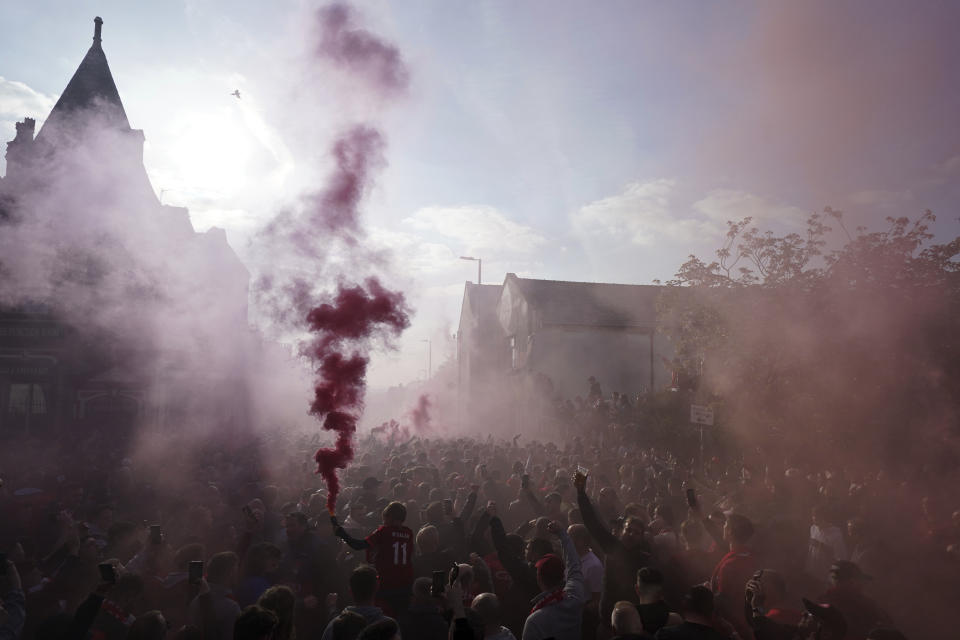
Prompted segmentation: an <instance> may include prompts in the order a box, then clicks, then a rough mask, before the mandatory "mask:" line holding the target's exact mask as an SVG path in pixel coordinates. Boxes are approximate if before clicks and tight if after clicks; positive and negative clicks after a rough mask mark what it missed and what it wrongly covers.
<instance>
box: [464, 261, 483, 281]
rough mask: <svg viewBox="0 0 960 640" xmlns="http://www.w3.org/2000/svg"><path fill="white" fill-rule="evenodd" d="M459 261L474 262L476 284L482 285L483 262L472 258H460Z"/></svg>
mask: <svg viewBox="0 0 960 640" xmlns="http://www.w3.org/2000/svg"><path fill="white" fill-rule="evenodd" d="M460 259H461V260H470V261H471V262H472V261H476V263H477V284H483V260H482V259H480V258H474V257H472V256H460Z"/></svg>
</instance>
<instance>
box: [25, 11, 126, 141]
mask: <svg viewBox="0 0 960 640" xmlns="http://www.w3.org/2000/svg"><path fill="white" fill-rule="evenodd" d="M93 22H94V32H93V45H92V46H91V47H90V50H89V51H87V55H86V56H84V58H83V61H82V62H81V63H80V66H79V67H77V70H76V72H75V73H74V74H73V77H72V78H70V82H69V83H68V84H67V88H66V89H64V90H63V93H62V94H61V95H60V99H59V100H57V104H56V105H54V107H53V111H51V112H50V115H49V116H48V117H47V120H46V122H45V123H44V125H43V128H42V129H41V130H40V133H39V134H38V135H37V139H38V140H39V139H42V138H49V137H51V136H50V132H51V131H57V130H62V129H69V128H70V126H71V123H70V121H71V119H72V117H73V116H74V115H75V114H77V113H78V112H82V111H85V110H88V109H93V110H95V111H96V113H97V115H98V116H99V117H102V118H104V119H105V121H106V122H107V123H109V124H110V126H111V127H116V128H117V129H122V130H129V129H130V121H129V120H127V113H126V111H124V109H123V102H121V100H120V92H119V91H117V85H116V83H115V82H114V81H113V75H112V74H111V73H110V65H109V64H107V56H106V55H105V54H104V53H103V47H101V38H100V31H101V27H102V25H103V20H102V19H101V18H100V17H99V16H98V17H97V18H95V19H94V21H93ZM45 134H46V135H45Z"/></svg>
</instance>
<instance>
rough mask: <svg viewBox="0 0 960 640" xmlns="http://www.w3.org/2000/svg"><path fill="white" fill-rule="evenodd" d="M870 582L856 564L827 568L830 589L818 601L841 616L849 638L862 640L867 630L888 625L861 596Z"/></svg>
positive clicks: (845, 562) (842, 562) (869, 600)
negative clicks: (835, 610) (830, 606)
mask: <svg viewBox="0 0 960 640" xmlns="http://www.w3.org/2000/svg"><path fill="white" fill-rule="evenodd" d="M872 579H873V578H872V577H871V576H868V575H867V574H865V573H864V572H863V571H861V570H860V567H859V566H857V564H856V563H853V562H850V561H849V560H838V561H836V562H834V563H833V565H832V566H831V567H830V588H829V589H827V591H826V593H824V594H823V595H821V596H820V598H819V601H820V602H822V603H826V604H830V605H832V606H834V607H836V608H837V609H839V610H840V611H841V612H843V615H844V618H846V621H847V624H848V625H849V627H850V636H851V637H853V638H865V637H866V636H867V634H868V633H869V632H870V630H872V629H875V628H876V627H880V626H885V625H889V624H890V618H889V616H888V615H887V614H886V613H885V612H884V611H883V609H881V607H880V606H879V605H878V604H877V603H876V602H875V601H874V600H873V599H872V598H870V597H869V596H867V595H866V594H865V593H864V592H863V587H864V584H865V583H866V582H867V581H869V580H872Z"/></svg>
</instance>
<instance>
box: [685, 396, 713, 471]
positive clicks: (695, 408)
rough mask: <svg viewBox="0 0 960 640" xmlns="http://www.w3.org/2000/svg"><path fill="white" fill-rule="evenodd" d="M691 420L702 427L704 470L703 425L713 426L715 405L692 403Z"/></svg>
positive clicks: (701, 466)
mask: <svg viewBox="0 0 960 640" xmlns="http://www.w3.org/2000/svg"><path fill="white" fill-rule="evenodd" d="M690 422H692V423H693V424H695V425H697V426H698V427H699V428H700V471H701V472H702V471H703V470H704V465H703V427H704V426H707V427H712V426H713V407H708V406H707V405H704V404H691V405H690Z"/></svg>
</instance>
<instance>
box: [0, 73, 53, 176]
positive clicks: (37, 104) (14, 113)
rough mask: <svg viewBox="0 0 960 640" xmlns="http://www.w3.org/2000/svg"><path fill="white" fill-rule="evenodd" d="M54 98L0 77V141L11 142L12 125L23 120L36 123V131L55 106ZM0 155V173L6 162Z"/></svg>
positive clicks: (3, 169)
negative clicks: (31, 119) (33, 120)
mask: <svg viewBox="0 0 960 640" xmlns="http://www.w3.org/2000/svg"><path fill="white" fill-rule="evenodd" d="M56 102H57V97H56V96H48V95H45V94H43V93H40V92H39V91H36V90H34V89H32V88H31V87H29V86H28V85H26V84H24V83H22V82H18V81H16V80H7V79H6V78H4V77H3V76H0V141H9V140H13V137H14V136H15V135H16V130H15V128H14V124H15V123H16V122H19V121H21V120H23V119H24V118H34V119H35V120H36V121H37V129H36V130H37V131H39V130H40V127H41V126H42V125H43V120H44V118H46V117H47V114H48V113H50V110H51V109H53V105H54V104H56ZM2 156H3V154H2V153H0V173H2V172H6V161H5V160H4V159H3V157H2Z"/></svg>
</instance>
